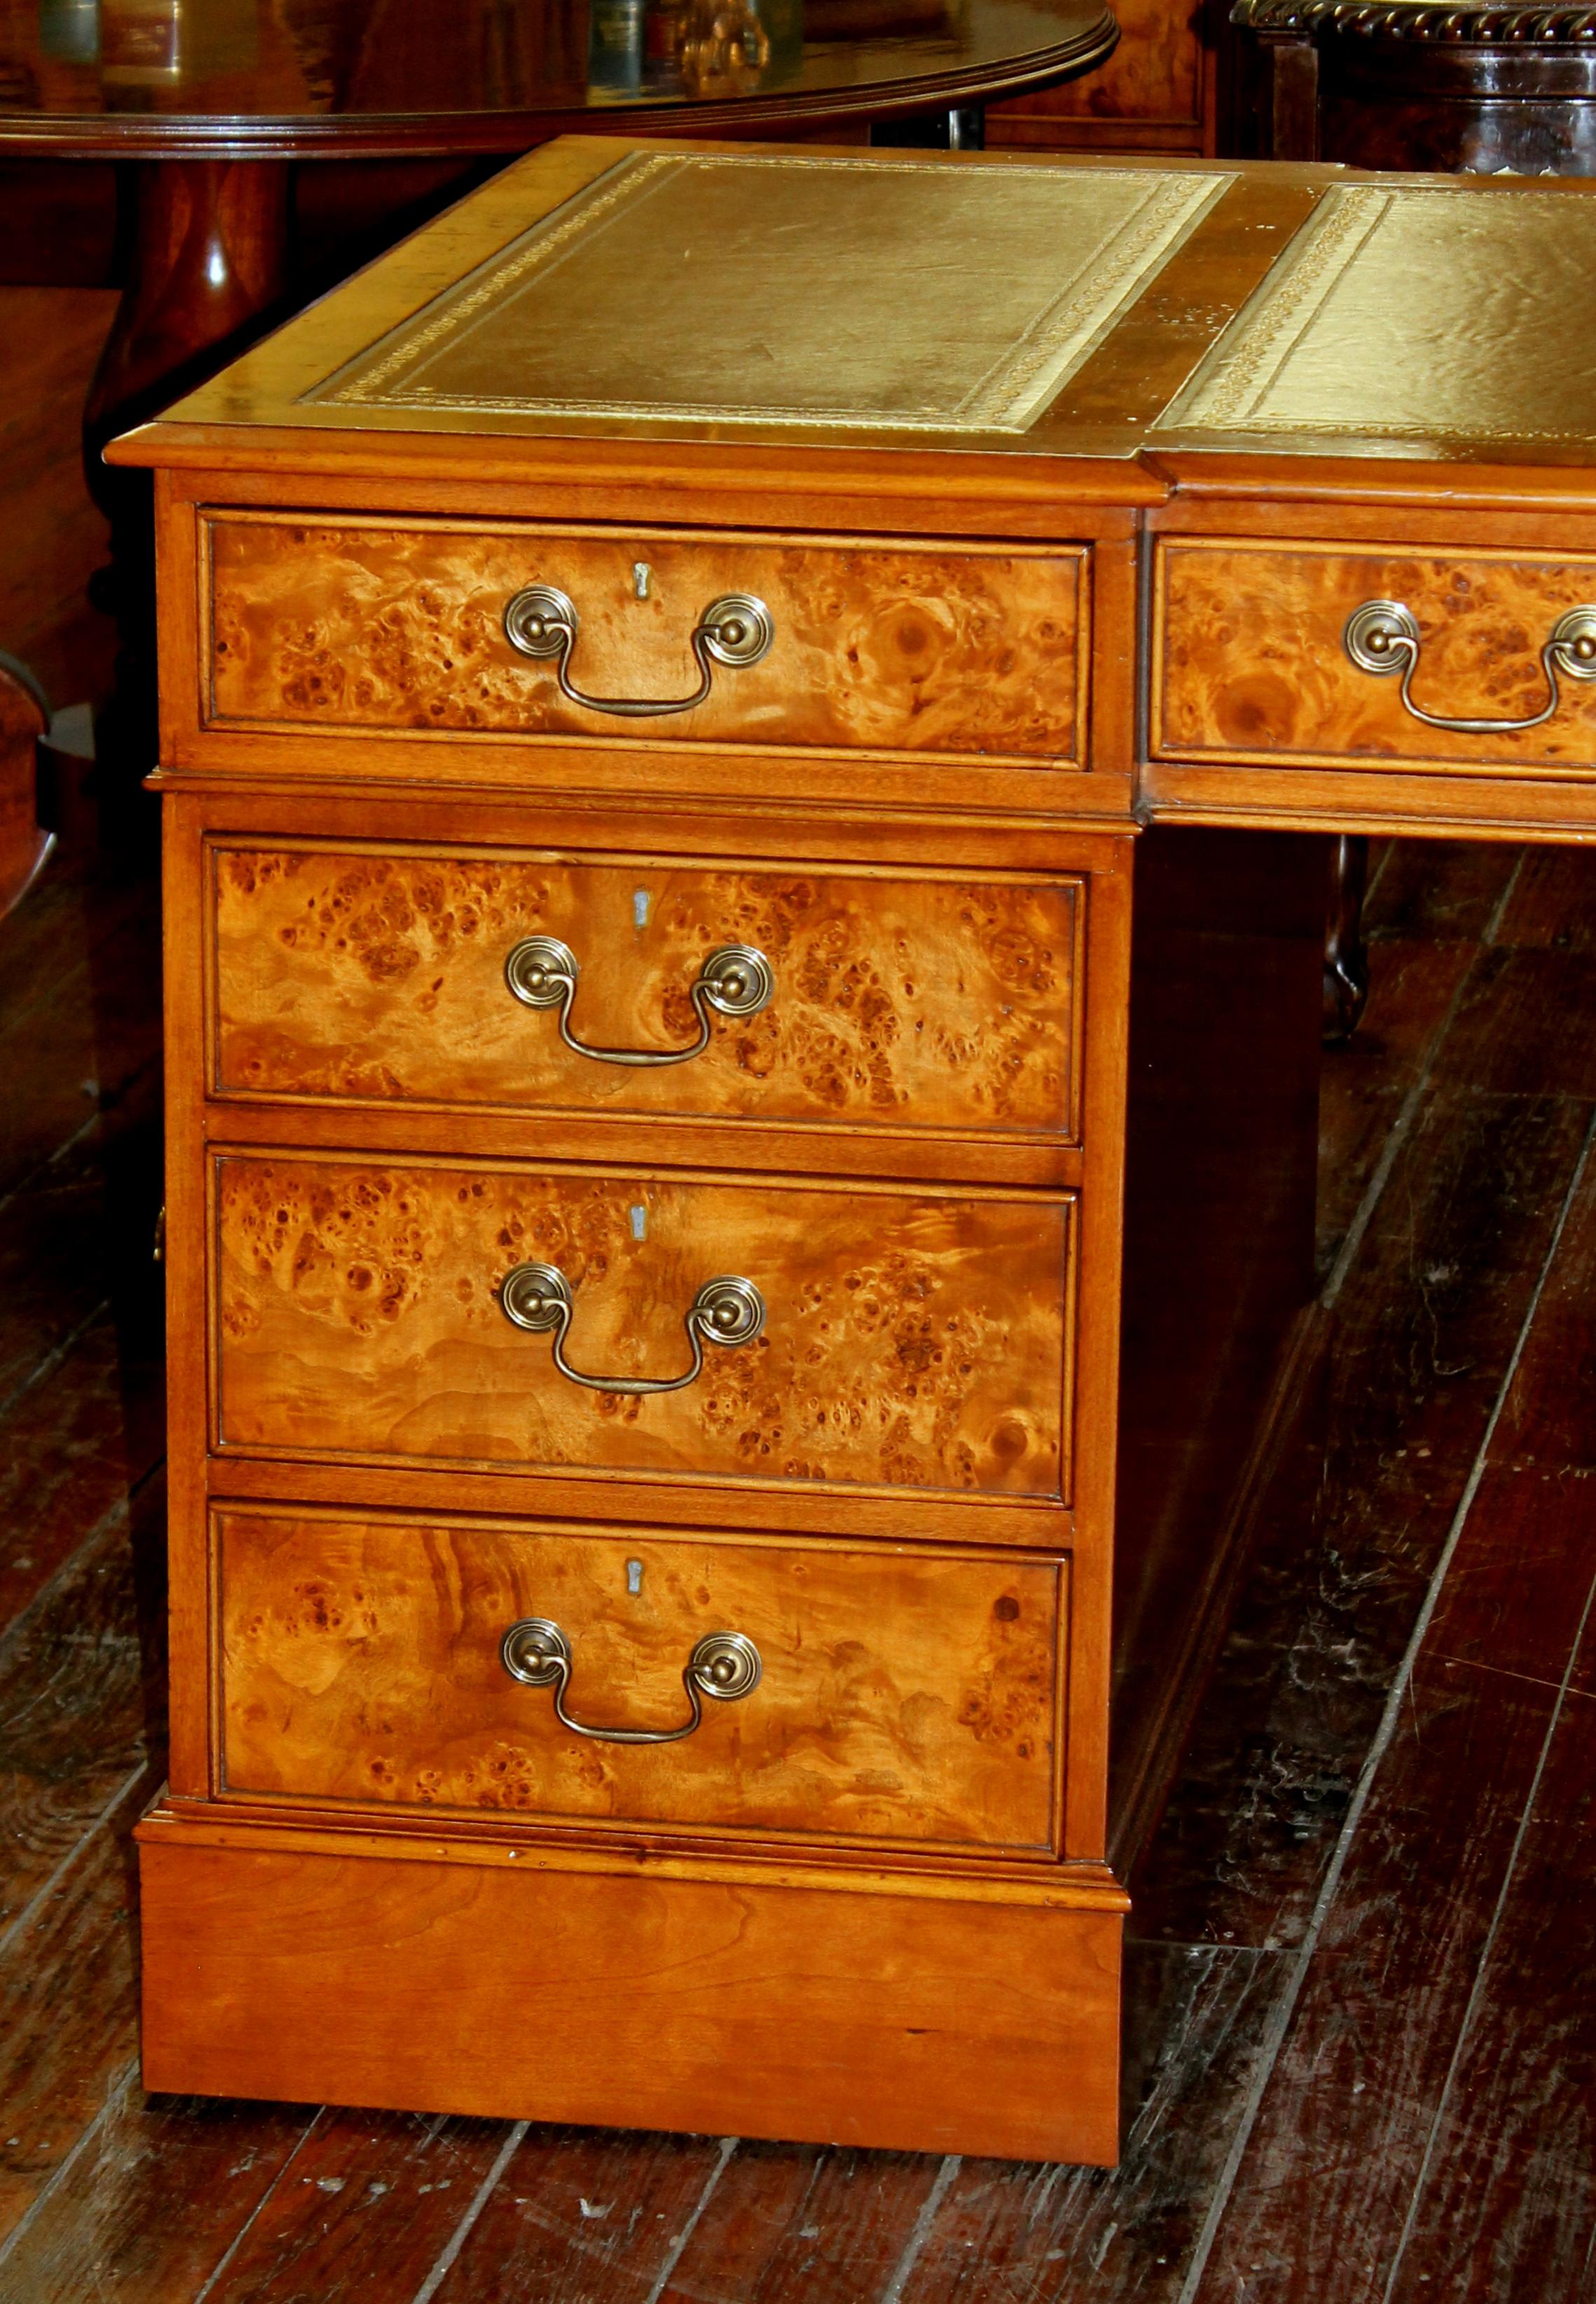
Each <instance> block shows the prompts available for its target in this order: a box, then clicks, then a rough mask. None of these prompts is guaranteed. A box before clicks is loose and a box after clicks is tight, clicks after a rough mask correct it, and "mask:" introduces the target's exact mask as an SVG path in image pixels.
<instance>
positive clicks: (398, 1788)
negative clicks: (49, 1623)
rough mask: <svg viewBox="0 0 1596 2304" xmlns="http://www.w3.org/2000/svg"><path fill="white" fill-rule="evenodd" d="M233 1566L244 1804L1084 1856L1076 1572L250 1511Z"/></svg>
mask: <svg viewBox="0 0 1596 2304" xmlns="http://www.w3.org/2000/svg"><path fill="white" fill-rule="evenodd" d="M215 1549H216V1554H217V1566H218V1580H219V1591H220V1609H221V1654H220V1657H219V1672H220V1718H221V1724H222V1737H223V1756H222V1757H223V1764H224V1765H223V1772H224V1782H225V1784H226V1787H227V1789H228V1791H229V1792H232V1793H234V1794H235V1795H238V1796H240V1797H245V1798H247V1797H249V1796H251V1795H254V1796H256V1797H266V1798H272V1799H274V1798H286V1799H299V1800H323V1801H325V1800H335V1801H344V1800H353V1801H359V1802H365V1803H370V1804H374V1805H380V1806H382V1807H384V1808H393V1807H399V1808H423V1809H438V1808H445V1809H447V1808H454V1809H467V1810H475V1811H479V1812H480V1811H486V1812H489V1813H494V1814H500V1815H504V1816H508V1817H528V1818H535V1817H544V1818H547V1819H569V1820H572V1821H587V1822H590V1823H605V1822H616V1823H628V1824H638V1823H645V1824H652V1825H667V1826H668V1825H676V1826H680V1827H682V1828H685V1829H688V1830H693V1829H697V1830H703V1829H705V1828H710V1829H714V1828H728V1829H734V1830H742V1831H747V1830H755V1831H764V1832H775V1833H781V1834H803V1835H804V1836H806V1837H813V1836H815V1835H817V1834H818V1835H823V1836H841V1837H845V1838H854V1837H868V1838H872V1839H881V1840H888V1841H913V1842H925V1843H930V1844H937V1843H942V1844H950V1845H952V1846H955V1847H969V1848H971V1849H980V1848H983V1847H984V1848H991V1849H1012V1850H1017V1851H1018V1850H1026V1851H1037V1852H1041V1851H1046V1850H1047V1849H1049V1848H1050V1847H1051V1845H1052V1844H1053V1842H1054V1840H1055V1837H1056V1821H1055V1820H1056V1816H1057V1809H1058V1800H1057V1787H1058V1781H1059V1775H1060V1770H1059V1767H1058V1763H1057V1756H1058V1738H1059V1726H1058V1719H1059V1706H1060V1667H1061V1657H1062V1652H1063V1627H1064V1611H1065V1597H1066V1596H1065V1577H1066V1566H1067V1563H1066V1561H1065V1559H1064V1558H1062V1557H1060V1556H1048V1555H1040V1554H1016V1553H1013V1552H1004V1553H993V1552H982V1551H976V1550H965V1549H962V1548H959V1549H955V1548H952V1547H947V1548H943V1547H938V1548H936V1549H935V1550H925V1549H916V1548H913V1547H909V1546H889V1545H879V1544H877V1545H872V1544H859V1543H850V1542H847V1541H841V1540H839V1541H835V1542H831V1543H806V1542H805V1541H803V1540H802V1539H801V1538H793V1537H783V1538H781V1539H771V1538H765V1539H763V1540H762V1539H760V1538H758V1537H742V1536H725V1537H721V1536H714V1537H706V1536H692V1537H684V1536H680V1535H675V1536H672V1535H670V1534H666V1533H663V1532H661V1531H657V1530H654V1529H642V1530H638V1529H628V1530H625V1531H620V1530H615V1529H603V1528H598V1529H580V1528H570V1527H563V1526H559V1525H550V1524H547V1523H527V1522H512V1523H505V1524H500V1525H494V1524H491V1523H483V1522H480V1521H476V1522H470V1523H460V1522H451V1521H449V1520H426V1521H421V1520H400V1519H396V1518H395V1519H369V1520H355V1519H350V1518H346V1517H338V1516H334V1515H331V1514H321V1515H315V1514H309V1513H291V1512H278V1511H275V1510H269V1509H263V1510H240V1509H237V1508H232V1509H224V1510H223V1511H221V1512H218V1513H217V1515H216V1519H215ZM545 1658H548V1659H554V1660H556V1661H555V1662H554V1663H553V1669H551V1667H550V1665H549V1664H545V1662H544V1661H543V1659H545ZM695 1674H696V1675H697V1676H695ZM562 1715H564V1717H563V1718H562ZM695 1715H696V1716H697V1724H696V1725H695ZM583 1730H589V1731H591V1730H600V1731H606V1732H609V1733H605V1734H599V1735H595V1734H591V1733H588V1734H584V1733H583V1732H582V1731H583ZM618 1730H619V1731H621V1732H623V1733H625V1734H629V1735H634V1736H636V1737H637V1738H638V1739H639V1741H615V1740H614V1736H613V1732H615V1731H618ZM684 1730H685V1731H687V1732H686V1733H683V1732H682V1731H684ZM673 1731H674V1732H676V1733H674V1734H672V1732H673Z"/></svg>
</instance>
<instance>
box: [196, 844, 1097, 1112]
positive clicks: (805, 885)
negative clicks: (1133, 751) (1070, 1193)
mask: <svg viewBox="0 0 1596 2304" xmlns="http://www.w3.org/2000/svg"><path fill="white" fill-rule="evenodd" d="M207 903H208V906H209V909H210V913H211V928H210V937H209V943H210V955H209V964H210V970H211V975H212V978H213V988H212V994H211V1000H210V1011H211V1019H212V1024H211V1037H212V1042H213V1046H212V1053H211V1059H210V1073H211V1080H212V1084H213V1092H214V1093H215V1094H217V1095H221V1096H224V1097H296V1098H308V1099H313V1100H315V1101H317V1102H336V1103H365V1104H371V1103H377V1104H385V1105H433V1106H436V1105H443V1106H454V1107H458V1108H461V1109H467V1108H470V1107H473V1106H477V1107H481V1106H493V1107H495V1108H497V1109H500V1110H507V1111H516V1110H519V1111H525V1112H528V1113H538V1112H548V1113H553V1112H559V1113H571V1114H589V1113H601V1112H602V1113H614V1114H635V1115H639V1116H642V1115H646V1114H671V1115H672V1116H676V1117H681V1118H692V1119H713V1120H739V1119H747V1120H759V1121H763V1122H767V1123H768V1122H783V1123H785V1122H800V1123H806V1124H816V1123H818V1124H822V1125H824V1124H828V1123H829V1124H832V1125H835V1126H846V1127H849V1128H890V1129H891V1130H892V1131H894V1132H898V1131H904V1130H910V1131H923V1130H926V1129H937V1130H942V1131H957V1132H959V1133H965V1134H976V1133H980V1132H983V1131H1004V1132H1006V1133H1009V1134H1015V1135H1027V1136H1043V1135H1045V1136H1048V1137H1050V1138H1051V1139H1053V1140H1054V1141H1056V1142H1060V1143H1064V1144H1070V1143H1074V1142H1077V1141H1078V1137H1079V1118H1078V1115H1079V1109H1080V1070H1081V1046H1080V1040H1081V1016H1080V1005H1081V1004H1080V998H1079V987H1080V985H1081V982H1082V978H1083V972H1084V967H1083V963H1084V943H1085V919H1086V892H1085V880H1084V879H1083V878H1081V877H1077V876H1072V875H1068V874H1065V875H1060V876H1057V877H1051V878H1041V877H1018V876H1015V877H992V878H974V879H972V878H967V877H939V876H936V875H933V874H931V873H924V874H915V873H909V872H905V873H901V874H894V875H891V876H882V875H878V874H876V873H874V872H871V871H866V870H856V871H852V872H849V871H846V870H841V869H839V868H831V869H829V870H820V871H809V870H806V869H804V868H792V867H788V868H759V867H757V866H753V865H747V864H741V863H739V864H735V865H725V864H719V863H702V864H699V863H690V864H689V863H682V862H678V861H676V860H659V859H654V858H648V857H638V858H633V859H624V860H592V861H589V860H578V859H573V858H570V857H562V856H549V855H538V854H528V852H526V851H513V850H510V851H495V852H488V853H483V852H477V853H471V852H469V851H460V850H456V849H444V848H435V849H413V848H401V847H394V848H386V847H381V846H376V845H368V844H366V843H348V844H346V845H333V844H320V843H303V844H301V843H298V842H284V843H262V844H257V843H234V842H215V843H212V844H211V845H210V847H209V850H208V867H207ZM539 940H541V944H540V941H539ZM544 944H547V945H554V946H558V947H561V948H562V949H563V951H564V953H566V954H567V955H568V956H569V960H570V962H571V963H573V964H574V977H572V975H571V972H570V970H569V969H568V970H565V973H564V977H563V978H562V964H561V962H560V961H559V959H558V955H557V954H556V955H555V956H554V957H553V958H552V959H551V957H550V955H549V954H548V953H545V952H544V951H543V949H542V945H544ZM739 951H740V952H745V953H748V954H752V955H753V956H754V957H753V959H747V958H744V959H743V960H742V961H740V962H738V961H735V955H736V954H737V953H739ZM728 955H732V957H731V958H728ZM717 956H718V957H719V961H720V965H719V967H718V969H715V968H712V963H713V962H715V961H716V960H717ZM755 961H758V962H759V963H760V964H761V966H762V967H763V970H764V971H765V974H764V978H759V971H758V970H756V967H755V964H754V962H755ZM739 971H740V973H739ZM535 973H536V974H538V976H539V979H540V980H538V981H534V980H533V977H534V974H535ZM512 978H513V979H514V980H513V981H512V980H511V979H512ZM756 979H758V980H756ZM566 982H569V983H570V990H569V992H567V991H566V990H565V989H564V984H565V983H566ZM767 985H768V989H767V988H766V986H767ZM700 986H705V987H707V988H706V989H705V990H704V991H702V992H700V991H698V989H697V987H700ZM760 995H763V996H760ZM562 1028H563V1029H562ZM572 1041H576V1042H578V1043H579V1044H580V1045H579V1046H572V1045H571V1042H572ZM595 1051H596V1052H598V1053H597V1054H595Z"/></svg>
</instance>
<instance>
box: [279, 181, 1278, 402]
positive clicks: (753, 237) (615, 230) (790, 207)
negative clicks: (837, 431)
mask: <svg viewBox="0 0 1596 2304" xmlns="http://www.w3.org/2000/svg"><path fill="white" fill-rule="evenodd" d="M1232 181H1233V178H1232V176H1231V175H1230V174H1229V173H1227V172H1222V171H1202V170H1190V169H1187V170H1181V171H1176V170H1164V169H1156V168H1128V167H1126V168H1115V167H1107V168H1103V167H1094V168H1092V169H1089V170H1088V169H1084V168H1082V169H1074V168H1060V167H1057V166H1035V165H1026V164H1024V163H1021V164H1018V165H1006V166H1003V167H947V168H937V167H928V166H927V165H926V164H925V161H924V159H915V158H909V157H903V158H901V159H899V158H896V157H894V158H890V159H889V158H887V157H871V158H852V157H849V158H847V159H840V158H839V159H832V158H819V157H815V158H806V157H781V156H776V155H761V154H757V153H738V154H734V155H732V154H728V155H720V154H707V153H705V154H681V153H638V154H631V155H629V156H628V157H627V158H626V159H625V160H623V161H621V163H620V164H619V165H618V166H616V167H614V168H612V169H611V170H609V171H608V172H607V173H606V174H604V176H602V177H601V178H600V179H599V180H598V182H596V183H595V184H594V185H593V186H592V187H591V188H590V190H588V191H586V192H584V193H581V194H578V196H577V197H576V198H575V199H571V200H569V201H568V202H566V204H565V205H564V206H563V207H562V208H560V209H558V210H557V211H556V212H555V213H554V214H553V216H549V217H547V218H546V219H545V220H544V221H543V222H541V223H539V224H536V225H534V226H533V227H532V229H531V230H530V231H528V232H527V233H522V234H521V235H520V236H519V238H518V239H516V240H514V241H511V243H510V245H509V246H508V247H507V248H505V249H502V250H500V251H499V252H498V253H497V254H496V255H494V257H493V258H490V259H489V261H488V262H487V263H486V264H485V265H482V266H480V267H478V268H477V271H476V272H475V273H473V274H471V275H469V276H468V277H467V278H466V279H464V280H463V281H462V282H460V284H459V285H458V286H457V287H455V288H453V289H452V290H451V291H449V292H447V293H446V294H444V295H443V296H441V297H439V298H437V299H435V301H434V302H432V303H431V304H429V305H427V306H426V308H425V309H423V310H422V311H420V312H419V313H418V314H417V315H416V316H415V318H412V319H410V320H409V321H407V322H405V323H404V324H403V325H402V326H400V327H398V328H396V329H394V330H393V332H392V334H390V335H388V336H387V337H385V338H384V339H383V340H382V341H381V342H380V343H378V344H376V346H375V347H374V348H372V349H371V350H369V351H367V352H362V353H361V354H360V355H359V357H358V358H357V359H356V360H354V361H353V362H351V363H350V365H348V366H347V367H346V368H343V369H342V370H341V371H340V372H339V373H338V374H336V375H335V376H334V377H330V378H328V379H327V380H326V381H325V383H323V384H321V385H317V387H316V388H315V389H314V390H313V391H312V392H310V393H308V394H306V395H305V398H306V400H307V401H309V402H323V403H326V402H333V403H334V404H338V405H342V406H344V407H352V408H372V409H376V408H384V409H397V408H408V409H414V410H417V411H434V412H437V411H445V410H449V411H475V410H479V411H495V412H497V413H500V414H508V415H511V416H526V417H531V418H536V417H551V416H611V417H623V418H624V417H634V418H636V417H641V418H670V417H677V418H688V419H694V420H697V421H701V422H709V423H762V424H769V423H773V422H775V423H782V422H793V423H803V424H825V425H848V426H852V427H866V428H890V429H892V430H905V429H907V430H934V431H937V432H983V431H987V432H992V431H995V432H1018V431H1023V430H1024V429H1025V428H1026V426H1027V425H1028V424H1029V423H1030V422H1031V421H1032V420H1033V419H1034V417H1035V416H1036V415H1037V414H1038V413H1039V412H1040V411H1041V410H1042V409H1043V407H1044V406H1045V405H1046V403H1047V402H1048V401H1049V400H1050V399H1051V397H1052V395H1053V394H1054V393H1055V392H1056V391H1057V390H1058V388H1059V386H1060V385H1061V384H1062V383H1063V382H1064V381H1065V379H1066V378H1067V377H1068V376H1070V375H1071V374H1072V373H1073V371H1074V370H1075V369H1076V368H1077V367H1079V365H1080V364H1081V362H1082V361H1083V360H1085V357H1086V355H1087V354H1088V353H1089V352H1091V351H1092V349H1093V348H1094V345H1095V344H1096V343H1098V342H1099V341H1100V339H1101V338H1102V335H1104V334H1105V332H1106V331H1107V329H1108V328H1109V327H1110V325H1111V323H1112V322H1113V320H1114V318H1116V316H1117V315H1118V314H1119V312H1120V311H1121V310H1122V309H1124V307H1125V306H1126V304H1127V302H1128V301H1130V300H1131V299H1132V298H1133V297H1134V296H1135V295H1136V292H1138V291H1139V290H1140V289H1141V288H1142V287H1143V286H1144V284H1145V283H1146V281H1147V280H1148V279H1149V278H1150V277H1151V276H1152V275H1153V273H1154V272H1155V271H1156V270H1157V269H1158V268H1159V267H1160V266H1161V265H1162V264H1163V263H1164V261H1165V260H1166V258H1168V257H1169V256H1170V253H1171V251H1172V250H1174V249H1175V247H1176V246H1177V245H1178V242H1179V241H1181V239H1182V238H1183V237H1184V236H1185V235H1186V233H1187V232H1188V231H1189V230H1190V229H1191V227H1192V226H1193V225H1194V224H1195V223H1196V222H1197V220H1198V219H1199V217H1201V216H1203V213H1204V212H1205V211H1206V210H1207V209H1208V208H1211V207H1212V205H1213V203H1214V202H1215V201H1216V200H1217V199H1219V198H1220V194H1221V193H1222V192H1223V191H1224V190H1225V189H1226V187H1227V186H1228V185H1229V183H1230V182H1232Z"/></svg>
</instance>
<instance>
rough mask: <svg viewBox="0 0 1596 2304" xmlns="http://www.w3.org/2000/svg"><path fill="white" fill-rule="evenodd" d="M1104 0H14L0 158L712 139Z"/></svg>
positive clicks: (1007, 78) (1022, 48) (946, 78)
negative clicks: (602, 133) (666, 124)
mask: <svg viewBox="0 0 1596 2304" xmlns="http://www.w3.org/2000/svg"><path fill="white" fill-rule="evenodd" d="M1115 38H1117V28H1116V26H1115V23H1114V20H1113V17H1112V15H1111V13H1110V11H1109V8H1108V7H1107V5H1106V4H1105V0H12V5H11V6H10V7H9V8H6V9H4V10H0V153H4V152H10V153H13V154H14V153H18V152H35V153H38V152H41V151H44V150H48V151H50V152H52V153H55V154H59V155H61V156H63V157H71V156H72V154H84V155H89V154H93V155H106V154H110V153H125V154H128V155H129V156H135V155H139V154H146V155H148V156H151V157H160V156H163V155H165V154H169V153H171V154H175V153H178V152H184V151H187V152H194V153H204V154H210V153H215V154H218V155H219V154H222V153H224V152H227V151H232V152H237V153H250V152H257V153H260V154H263V155H265V154H269V153H276V154H300V155H302V156H313V155H315V154H316V153H317V152H322V153H332V152H337V153H340V154H342V153H347V152H350V151H351V150H355V151H366V152H370V153H376V152H384V153H394V154H397V153H401V152H421V151H449V152H452V151H460V150H476V151H497V150H503V151H514V150H518V149H521V148H524V147H525V146H526V145H527V144H528V142H529V141H535V140H537V139H538V138H539V137H540V136H543V135H550V134H554V133H558V132H559V131H561V130H562V129H570V128H573V127H579V126H583V125H587V126H589V127H591V126H594V125H595V124H597V123H598V122H599V120H601V119H604V118H606V117H612V116H614V115H617V114H620V115H624V116H627V117H629V118H631V119H633V120H638V119H639V118H646V117H647V116H648V115H649V114H663V115H665V116H666V117H667V118H668V119H669V121H670V123H671V129H672V131H673V132H677V133H680V131H681V129H682V127H683V126H684V125H685V124H687V122H688V121H690V122H691V123H692V124H693V125H694V126H696V127H713V126H714V125H716V124H717V116H718V117H719V119H720V120H721V121H723V124H724V127H725V131H726V132H727V133H729V134H736V133H739V132H744V131H747V129H748V128H750V127H753V126H759V125H764V126H765V127H767V128H768V127H770V126H772V125H780V124H781V123H783V122H789V121H790V122H792V123H806V122H810V123H819V122H824V121H825V120H828V119H839V118H846V117H848V116H849V114H856V115H857V114H869V115H879V114H885V113H890V112H892V111H898V112H904V111H909V110H915V109H921V110H936V109H939V108H941V107H942V106H948V105H952V104H958V103H961V102H978V101H980V100H982V98H984V97H987V96H990V95H996V94H1000V93H1003V94H1007V93H1012V92H1014V90H1016V89H1020V88H1025V87H1031V86H1040V85H1043V84H1045V83H1046V82H1047V81H1049V80H1058V79H1060V78H1064V77H1067V76H1068V75H1069V74H1071V73H1073V72H1078V71H1082V70H1085V68H1087V67H1088V66H1089V65H1090V64H1094V63H1096V62H1098V61H1099V60H1100V59H1101V58H1102V56H1104V55H1107V54H1108V52H1109V50H1110V47H1112V45H1113V42H1114V40H1115Z"/></svg>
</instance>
